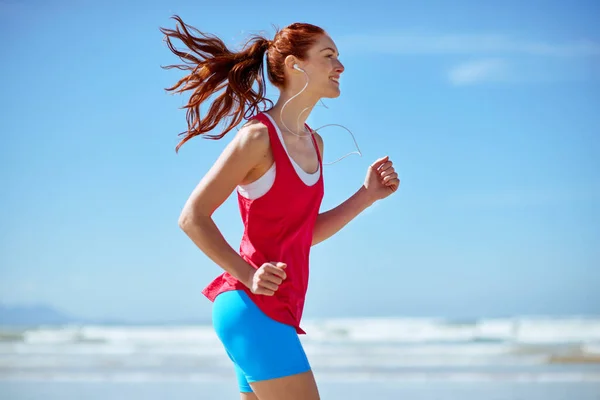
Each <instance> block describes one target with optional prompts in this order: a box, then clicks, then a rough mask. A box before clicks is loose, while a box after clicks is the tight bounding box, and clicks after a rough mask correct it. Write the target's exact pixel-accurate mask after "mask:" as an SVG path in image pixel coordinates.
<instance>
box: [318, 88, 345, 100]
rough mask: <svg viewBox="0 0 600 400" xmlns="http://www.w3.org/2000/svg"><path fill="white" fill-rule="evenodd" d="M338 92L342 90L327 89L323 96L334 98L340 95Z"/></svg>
mask: <svg viewBox="0 0 600 400" xmlns="http://www.w3.org/2000/svg"><path fill="white" fill-rule="evenodd" d="M340 94H342V92H341V91H340V89H337V90H330V91H327V93H324V94H323V97H324V98H326V99H335V98H337V97H340Z"/></svg>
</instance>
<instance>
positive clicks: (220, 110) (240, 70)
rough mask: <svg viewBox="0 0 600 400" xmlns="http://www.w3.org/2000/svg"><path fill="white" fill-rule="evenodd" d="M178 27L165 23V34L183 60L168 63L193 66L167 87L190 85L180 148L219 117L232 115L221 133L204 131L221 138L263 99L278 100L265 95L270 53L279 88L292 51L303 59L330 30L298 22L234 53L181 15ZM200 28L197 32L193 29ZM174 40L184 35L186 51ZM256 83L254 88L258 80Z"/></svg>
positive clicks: (254, 38) (270, 68) (272, 74)
mask: <svg viewBox="0 0 600 400" xmlns="http://www.w3.org/2000/svg"><path fill="white" fill-rule="evenodd" d="M172 18H173V19H175V20H176V21H177V24H176V28H175V29H166V28H160V31H161V32H162V33H164V34H165V35H166V37H165V40H166V42H167V45H168V46H169V49H171V51H172V52H173V53H175V55H177V56H178V57H179V58H180V59H181V60H182V61H183V62H184V64H180V65H169V66H166V67H163V68H165V69H171V68H177V69H180V70H187V71H190V73H189V75H187V76H185V77H183V78H181V79H180V80H179V81H178V82H177V83H176V84H175V85H173V86H172V87H170V88H166V89H165V90H167V91H171V92H175V93H183V92H185V91H188V90H191V91H192V93H191V95H190V99H189V101H188V103H187V104H186V105H185V106H184V107H183V108H187V112H186V119H187V125H188V129H187V130H186V131H184V132H181V133H180V134H179V135H183V136H184V138H183V139H182V140H181V141H180V142H179V144H178V145H177V147H176V148H175V151H178V150H179V148H180V147H181V146H182V145H183V144H184V143H185V142H187V141H188V140H190V139H191V138H193V137H194V136H198V135H203V134H205V133H206V132H209V131H211V130H213V129H214V128H215V127H216V126H217V125H218V124H219V122H220V121H221V120H222V119H224V118H226V117H228V118H230V121H229V124H228V125H227V126H226V128H225V130H224V131H223V132H221V134H218V135H205V137H206V138H208V139H215V140H216V139H220V138H222V137H223V136H225V134H226V133H227V132H229V131H230V130H232V129H233V128H234V127H235V126H236V125H238V124H239V123H240V122H241V121H242V118H245V119H248V118H249V117H250V116H252V115H254V114H256V113H258V112H259V106H260V104H261V103H262V104H264V105H266V104H267V103H270V104H271V105H272V104H273V102H272V101H271V100H269V99H267V98H266V97H265V95H266V87H265V79H264V70H263V59H264V56H265V53H267V57H266V60H267V75H268V77H269V81H270V82H271V83H272V84H273V85H275V86H276V87H278V88H280V89H283V88H284V87H285V75H284V72H283V71H284V60H285V58H286V57H287V56H289V55H293V56H295V57H297V58H298V59H300V60H302V59H304V58H305V57H306V53H307V51H308V49H309V48H310V47H311V46H312V45H313V44H314V43H315V42H316V41H317V40H318V38H319V36H321V35H323V34H324V33H325V31H324V30H323V29H322V28H319V27H318V26H315V25H311V24H305V23H294V24H291V25H289V26H287V27H285V28H284V29H282V30H280V31H277V33H276V34H275V37H274V39H273V40H272V41H271V40H269V39H266V38H264V37H262V36H259V35H254V36H252V37H251V38H250V39H249V40H248V41H247V42H246V44H245V45H244V47H243V48H242V50H241V51H239V52H232V51H230V50H229V49H228V48H227V46H225V44H224V43H223V41H222V40H221V39H219V38H218V37H216V36H213V35H209V34H206V33H203V32H201V31H199V30H198V29H196V28H193V27H191V26H189V25H187V24H185V23H184V22H183V21H182V20H181V18H180V17H179V16H174V17H172ZM192 32H194V33H196V35H194V34H192ZM172 39H179V40H181V41H182V42H183V44H185V45H186V46H187V50H185V51H183V50H179V49H177V48H175V46H174V45H173V43H172V42H171V40H172ZM255 82H256V83H257V88H256V89H254V83H255ZM218 92H222V93H221V94H219V95H218V96H217V98H216V99H215V100H214V101H213V102H212V104H211V106H210V108H209V110H208V113H207V114H206V115H205V116H204V117H201V116H200V105H201V104H202V103H203V102H204V101H206V100H207V99H208V98H209V97H211V96H212V95H213V94H216V93H218Z"/></svg>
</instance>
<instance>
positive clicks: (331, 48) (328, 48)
mask: <svg viewBox="0 0 600 400" xmlns="http://www.w3.org/2000/svg"><path fill="white" fill-rule="evenodd" d="M325 50H331V51H333V52H334V53H337V55H338V57H339V55H340V53H338V52H337V51H336V50H335V49H334V48H333V47H325V48H324V49H321V51H325Z"/></svg>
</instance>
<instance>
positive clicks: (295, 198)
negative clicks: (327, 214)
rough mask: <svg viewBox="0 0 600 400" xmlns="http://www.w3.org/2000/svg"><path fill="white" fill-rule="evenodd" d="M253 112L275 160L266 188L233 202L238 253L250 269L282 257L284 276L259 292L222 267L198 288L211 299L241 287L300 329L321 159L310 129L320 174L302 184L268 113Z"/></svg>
mask: <svg viewBox="0 0 600 400" xmlns="http://www.w3.org/2000/svg"><path fill="white" fill-rule="evenodd" d="M254 118H255V119H257V120H259V121H260V122H262V123H263V124H265V125H266V126H267V128H268V131H269V139H270V142H271V151H272V153H273V158H274V160H275V181H274V182H273V186H272V187H271V189H269V191H268V192H267V193H266V194H264V195H263V196H261V197H259V198H257V199H254V200H252V199H248V198H245V197H243V196H242V195H240V193H239V192H238V204H239V208H240V214H241V217H242V221H243V222H244V234H243V236H242V241H241V244H240V256H241V257H242V258H243V259H244V260H246V262H248V263H249V264H250V265H252V266H253V267H254V268H256V269H258V268H259V267H260V266H261V265H262V264H263V263H265V262H273V261H274V262H277V261H280V262H284V263H286V264H287V267H286V268H285V272H286V274H287V278H286V279H285V280H284V281H283V283H282V284H281V285H280V286H279V289H278V290H277V291H276V292H275V295H273V296H264V295H256V294H253V293H252V292H250V289H248V288H247V287H246V285H244V284H243V283H241V282H240V281H238V280H237V279H236V278H234V277H233V276H232V275H231V274H229V273H228V272H224V273H223V274H221V275H219V276H218V277H217V278H216V279H215V280H213V281H212V282H211V283H210V284H209V285H208V286H207V287H206V288H205V289H204V290H203V291H202V293H203V294H204V295H205V296H206V297H207V298H208V299H209V300H210V301H214V300H215V298H216V297H217V295H218V294H220V293H222V292H225V291H228V290H244V291H245V292H246V293H247V294H248V296H249V297H250V298H251V299H252V300H253V301H254V303H255V304H256V305H257V306H258V307H259V308H260V309H261V310H262V311H263V312H264V313H265V314H266V315H268V316H269V317H271V318H272V319H274V320H276V321H279V322H281V323H284V324H287V325H291V326H293V327H294V328H296V332H298V333H299V334H304V333H305V332H304V330H302V328H300V320H301V318H302V311H303V309H304V300H305V295H306V291H307V289H308V276H309V272H308V271H309V255H310V249H311V244H312V239H313V228H314V225H315V221H316V219H317V215H318V214H319V208H320V206H321V200H322V199H323V193H324V190H323V188H324V185H323V162H322V160H321V155H320V154H319V150H318V146H317V142H316V140H315V137H314V135H311V139H312V142H313V145H314V147H315V149H316V153H317V157H318V160H319V172H320V176H319V180H318V181H317V183H315V184H314V185H312V186H307V185H306V184H305V183H304V182H303V181H302V180H301V179H300V177H299V176H298V174H297V172H296V170H295V169H294V166H293V165H292V163H291V160H290V158H289V157H288V155H287V154H286V151H285V149H284V148H283V145H282V143H281V141H280V140H279V137H278V135H277V131H276V130H275V127H274V126H273V124H272V123H271V121H270V120H269V118H268V117H267V116H265V115H263V114H262V113H261V114H258V115H256V116H255V117H254Z"/></svg>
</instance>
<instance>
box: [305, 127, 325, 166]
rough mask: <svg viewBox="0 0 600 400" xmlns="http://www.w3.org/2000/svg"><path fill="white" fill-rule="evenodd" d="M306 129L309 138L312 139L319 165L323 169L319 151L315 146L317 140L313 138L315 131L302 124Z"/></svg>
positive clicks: (316, 145) (317, 146)
mask: <svg viewBox="0 0 600 400" xmlns="http://www.w3.org/2000/svg"><path fill="white" fill-rule="evenodd" d="M304 125H305V126H306V129H308V131H309V132H310V138H311V139H312V142H313V145H314V146H315V150H316V152H317V159H318V160H319V165H320V166H321V167H323V160H321V150H319V145H318V144H317V139H316V138H315V131H313V130H312V128H311V127H310V126H308V125H307V124H304Z"/></svg>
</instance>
